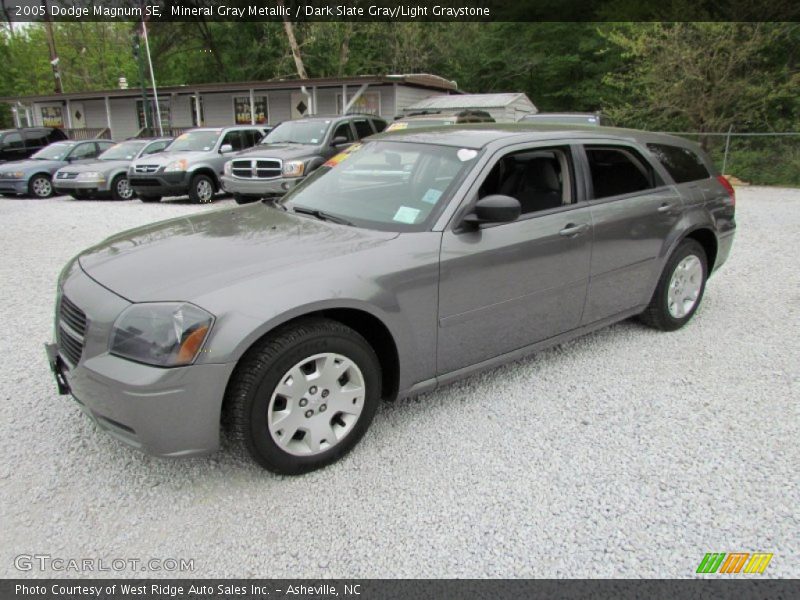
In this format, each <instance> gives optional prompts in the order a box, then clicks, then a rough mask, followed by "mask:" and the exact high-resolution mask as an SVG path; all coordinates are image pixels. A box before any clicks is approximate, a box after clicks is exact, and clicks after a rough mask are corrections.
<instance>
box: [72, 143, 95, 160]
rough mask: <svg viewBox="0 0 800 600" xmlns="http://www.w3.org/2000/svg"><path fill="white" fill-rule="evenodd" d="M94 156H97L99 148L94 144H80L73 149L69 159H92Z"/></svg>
mask: <svg viewBox="0 0 800 600" xmlns="http://www.w3.org/2000/svg"><path fill="white" fill-rule="evenodd" d="M93 156H97V148H96V146H95V144H94V142H90V143H88V144H78V145H77V146H75V147H74V148H73V149H72V152H70V153H69V157H70V158H71V159H73V160H78V159H81V158H92V157H93Z"/></svg>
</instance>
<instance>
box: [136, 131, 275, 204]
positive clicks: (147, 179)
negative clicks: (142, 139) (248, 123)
mask: <svg viewBox="0 0 800 600" xmlns="http://www.w3.org/2000/svg"><path fill="white" fill-rule="evenodd" d="M264 133H265V131H264V128H262V127H213V128H212V127H200V128H197V129H191V130H189V131H187V132H186V133H183V134H181V135H179V136H178V137H177V138H175V141H174V142H172V144H170V146H169V147H168V148H167V149H166V150H165V151H164V152H161V153H159V154H157V155H155V156H145V157H141V158H138V159H137V160H134V161H133V162H132V163H131V166H130V168H129V169H128V181H129V182H130V185H131V187H132V188H133V191H134V192H136V195H137V196H139V200H141V201H142V202H159V201H160V200H161V198H162V197H163V196H185V195H187V194H188V196H189V198H190V199H191V201H192V202H196V203H199V202H211V201H212V200H213V199H214V194H216V193H217V192H218V191H219V189H220V181H219V178H220V176H221V175H222V167H223V165H224V164H225V162H226V161H227V160H229V159H230V158H231V156H233V154H234V153H235V152H237V151H240V150H244V149H246V148H250V147H251V146H254V145H256V144H257V143H258V142H259V141H260V140H261V138H262V137H264Z"/></svg>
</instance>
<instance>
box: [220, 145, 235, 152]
mask: <svg viewBox="0 0 800 600" xmlns="http://www.w3.org/2000/svg"><path fill="white" fill-rule="evenodd" d="M228 152H233V146H231V145H230V144H222V146H220V149H219V153H220V154H227V153H228Z"/></svg>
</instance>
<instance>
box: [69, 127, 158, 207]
mask: <svg viewBox="0 0 800 600" xmlns="http://www.w3.org/2000/svg"><path fill="white" fill-rule="evenodd" d="M170 142H172V138H169V137H165V138H155V139H135V140H127V141H125V142H120V143H119V144H116V145H114V146H111V147H110V148H109V149H108V150H106V151H105V152H103V153H102V154H101V155H100V156H98V157H97V159H96V160H94V161H91V162H85V163H81V164H79V165H68V166H66V167H62V168H60V169H59V170H58V171H56V173H55V175H54V176H53V186H54V188H55V191H56V193H58V194H69V195H70V196H72V197H73V198H76V199H84V198H95V197H110V198H111V199H112V200H130V199H131V198H133V196H134V193H133V188H132V187H131V186H130V183H129V182H128V167H129V166H130V164H131V162H133V161H134V160H136V159H137V158H141V157H143V156H150V155H152V154H156V153H158V152H161V151H162V150H164V148H166V147H167V146H169V144H170Z"/></svg>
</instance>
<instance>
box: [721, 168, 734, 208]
mask: <svg viewBox="0 0 800 600" xmlns="http://www.w3.org/2000/svg"><path fill="white" fill-rule="evenodd" d="M717 181H719V182H720V183H721V184H722V187H724V188H725V191H726V192H728V196H730V198H731V203H732V204H733V205H734V206H736V190H734V189H733V186H732V185H731V182H730V181H728V180H727V178H726V177H725V176H724V175H717Z"/></svg>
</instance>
